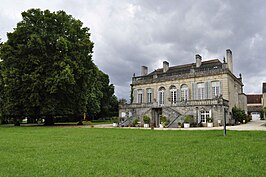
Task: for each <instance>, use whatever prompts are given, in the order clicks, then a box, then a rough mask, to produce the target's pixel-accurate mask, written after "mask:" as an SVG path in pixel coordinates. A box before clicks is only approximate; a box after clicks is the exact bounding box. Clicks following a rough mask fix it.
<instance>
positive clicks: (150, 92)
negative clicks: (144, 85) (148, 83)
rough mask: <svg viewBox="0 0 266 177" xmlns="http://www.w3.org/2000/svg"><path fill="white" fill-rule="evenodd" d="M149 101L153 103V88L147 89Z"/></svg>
mask: <svg viewBox="0 0 266 177" xmlns="http://www.w3.org/2000/svg"><path fill="white" fill-rule="evenodd" d="M147 103H152V90H151V88H148V89H147Z"/></svg>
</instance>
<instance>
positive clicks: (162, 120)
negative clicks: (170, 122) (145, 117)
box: [160, 115, 167, 123]
mask: <svg viewBox="0 0 266 177" xmlns="http://www.w3.org/2000/svg"><path fill="white" fill-rule="evenodd" d="M166 121H167V120H166V116H163V115H161V116H160V122H162V123H166Z"/></svg>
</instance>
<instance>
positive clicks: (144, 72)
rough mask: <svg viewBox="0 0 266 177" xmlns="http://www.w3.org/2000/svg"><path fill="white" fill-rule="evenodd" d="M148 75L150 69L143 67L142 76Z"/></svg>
mask: <svg viewBox="0 0 266 177" xmlns="http://www.w3.org/2000/svg"><path fill="white" fill-rule="evenodd" d="M147 74H148V67H147V66H141V76H146V75H147Z"/></svg>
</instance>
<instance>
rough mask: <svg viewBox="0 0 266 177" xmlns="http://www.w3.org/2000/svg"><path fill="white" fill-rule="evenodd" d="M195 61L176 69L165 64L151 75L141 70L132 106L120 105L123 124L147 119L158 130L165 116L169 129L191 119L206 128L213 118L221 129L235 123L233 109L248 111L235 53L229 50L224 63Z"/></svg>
mask: <svg viewBox="0 0 266 177" xmlns="http://www.w3.org/2000/svg"><path fill="white" fill-rule="evenodd" d="M195 59H196V62H195V63H191V64H186V65H181V66H173V67H170V66H169V63H168V62H167V61H164V62H163V68H160V69H157V70H155V71H153V72H151V73H148V67H146V66H142V68H141V76H137V77H136V76H133V77H132V84H131V89H132V98H133V100H132V103H131V104H126V105H120V109H119V116H120V117H122V118H123V122H122V124H123V125H125V126H126V125H128V124H129V123H130V122H132V121H133V120H134V119H139V121H140V122H141V123H143V120H142V118H143V116H144V115H148V116H150V117H151V120H152V121H151V122H152V123H151V124H152V125H154V126H156V127H158V126H159V124H160V115H164V116H166V117H167V120H168V122H167V125H166V126H167V127H177V125H178V122H180V123H183V122H184V118H185V116H186V115H190V116H191V117H193V120H194V123H195V124H199V123H201V124H203V125H206V123H207V120H209V118H211V119H212V121H213V123H214V126H218V125H222V124H223V123H224V120H226V121H227V122H229V121H231V120H232V118H231V115H232V113H231V111H232V108H233V107H234V106H237V107H239V108H241V109H243V110H245V111H247V107H246V101H247V99H246V95H245V94H244V93H243V83H242V78H241V75H240V77H239V78H237V77H236V76H235V75H234V74H233V72H232V71H233V61H232V60H233V58H232V51H231V50H230V49H228V50H226V61H225V59H224V61H223V62H221V61H220V60H218V59H213V60H207V61H202V58H201V56H200V55H198V54H197V55H196V57H195ZM224 118H226V119H224Z"/></svg>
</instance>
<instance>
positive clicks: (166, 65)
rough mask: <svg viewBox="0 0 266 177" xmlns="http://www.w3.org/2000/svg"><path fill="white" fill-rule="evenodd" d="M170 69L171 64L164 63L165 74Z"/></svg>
mask: <svg viewBox="0 0 266 177" xmlns="http://www.w3.org/2000/svg"><path fill="white" fill-rule="evenodd" d="M168 69H169V63H168V62H167V61H164V62H163V72H164V73H165V72H166V71H168Z"/></svg>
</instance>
